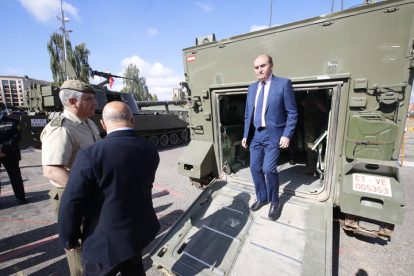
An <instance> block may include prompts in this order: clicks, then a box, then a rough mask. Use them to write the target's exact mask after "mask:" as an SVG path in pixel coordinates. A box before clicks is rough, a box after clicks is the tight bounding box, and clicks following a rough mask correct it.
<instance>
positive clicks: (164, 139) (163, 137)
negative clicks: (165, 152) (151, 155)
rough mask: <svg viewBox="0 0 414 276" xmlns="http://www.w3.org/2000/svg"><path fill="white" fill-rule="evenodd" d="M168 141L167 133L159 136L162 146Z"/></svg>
mask: <svg viewBox="0 0 414 276" xmlns="http://www.w3.org/2000/svg"><path fill="white" fill-rule="evenodd" d="M168 141H169V139H168V136H167V135H165V134H164V135H161V137H160V145H161V146H162V147H165V146H166V145H168Z"/></svg>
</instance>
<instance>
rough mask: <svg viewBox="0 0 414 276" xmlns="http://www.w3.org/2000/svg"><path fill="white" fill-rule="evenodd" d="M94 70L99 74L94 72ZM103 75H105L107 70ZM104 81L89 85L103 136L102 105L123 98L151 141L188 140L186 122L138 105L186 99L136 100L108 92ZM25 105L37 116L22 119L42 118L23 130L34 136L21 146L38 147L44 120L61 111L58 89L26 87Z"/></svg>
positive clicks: (161, 145) (159, 143)
mask: <svg viewBox="0 0 414 276" xmlns="http://www.w3.org/2000/svg"><path fill="white" fill-rule="evenodd" d="M94 72H95V73H100V72H96V71H94ZM102 74H104V75H105V74H106V73H102ZM105 84H106V82H103V83H101V84H99V85H94V84H92V87H93V88H95V90H96V91H97V94H96V95H95V98H96V101H97V102H98V105H97V107H96V114H95V115H93V116H92V117H91V119H92V120H93V121H94V122H95V123H96V125H97V126H98V127H99V129H100V132H101V135H102V137H103V136H105V135H106V132H105V130H104V129H103V128H102V126H101V124H100V122H99V121H100V119H101V118H102V110H103V108H104V106H105V105H106V104H107V103H108V102H111V101H122V102H124V103H126V104H127V105H128V106H129V107H130V109H131V110H132V113H133V114H134V118H135V125H134V129H135V130H136V132H137V133H138V134H139V135H141V136H142V137H144V138H146V139H147V140H149V141H150V142H152V143H153V144H154V145H155V146H156V147H158V148H165V147H170V146H176V145H179V144H181V143H183V142H185V141H188V139H189V135H188V128H187V127H188V123H186V122H185V121H183V120H181V119H180V118H179V116H177V115H174V114H170V113H166V114H159V113H152V114H142V113H141V111H140V106H139V105H138V104H140V105H142V106H150V105H170V104H171V105H175V104H177V105H179V104H184V103H185V101H169V102H138V103H137V101H136V100H135V99H134V97H133V96H132V94H128V93H120V92H115V91H111V90H109V89H108V88H107V87H106V86H105ZM26 106H28V107H29V109H30V110H32V111H33V113H34V114H36V116H35V117H31V116H25V117H26V118H25V120H30V121H33V120H34V121H36V122H39V120H41V122H42V124H41V126H39V127H36V128H34V127H33V124H32V125H29V124H28V125H27V126H28V127H27V128H25V129H26V130H27V129H29V130H30V132H32V133H33V135H32V136H33V137H34V138H25V141H23V146H22V148H25V146H26V145H27V144H29V143H33V145H30V146H34V147H38V148H40V146H41V143H40V139H39V137H40V133H41V131H42V130H43V127H44V125H46V119H49V120H51V119H53V118H54V117H56V116H59V115H60V112H61V111H62V110H63V106H62V103H61V102H60V99H59V88H58V87H54V86H43V85H32V86H31V87H30V88H29V89H27V90H26ZM40 113H43V114H44V115H40ZM45 114H47V115H45ZM22 120H23V118H22ZM38 124H40V123H38ZM22 131H23V127H22ZM23 136H24V133H23ZM27 137H29V136H27ZM26 140H27V141H26Z"/></svg>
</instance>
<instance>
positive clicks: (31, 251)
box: [0, 224, 70, 275]
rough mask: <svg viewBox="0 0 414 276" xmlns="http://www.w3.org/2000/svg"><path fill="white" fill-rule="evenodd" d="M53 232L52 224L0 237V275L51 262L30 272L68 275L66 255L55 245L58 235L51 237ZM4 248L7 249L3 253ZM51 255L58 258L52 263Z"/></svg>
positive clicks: (54, 227)
mask: <svg viewBox="0 0 414 276" xmlns="http://www.w3.org/2000/svg"><path fill="white" fill-rule="evenodd" d="M56 234H57V229H56V225H55V224H53V225H48V226H44V227H40V228H37V229H35V230H31V231H28V232H25V233H22V234H18V235H15V236H12V237H9V238H5V239H2V240H1V241H0V251H1V252H2V253H3V254H1V255H0V263H1V265H0V275H13V274H15V273H18V272H19V271H22V270H25V269H28V268H31V267H34V266H36V265H39V264H42V263H45V262H51V261H52V264H50V265H49V266H46V267H43V268H42V269H41V270H39V271H36V272H35V273H31V274H30V275H69V274H70V273H69V268H68V266H67V263H66V258H65V256H66V255H65V253H64V251H63V249H62V247H61V246H60V245H59V241H58V238H57V237H53V236H55V235H56ZM47 238H50V239H47ZM36 242H37V243H36ZM25 245H26V246H25ZM19 247H21V248H19ZM7 251H9V252H8V253H5V252H7ZM55 258H61V259H62V260H59V261H57V262H53V260H54V259H55ZM19 260H21V261H19ZM16 261H17V262H16Z"/></svg>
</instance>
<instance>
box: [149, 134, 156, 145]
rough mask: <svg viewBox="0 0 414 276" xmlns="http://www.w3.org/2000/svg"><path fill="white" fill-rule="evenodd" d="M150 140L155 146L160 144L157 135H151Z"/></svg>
mask: <svg viewBox="0 0 414 276" xmlns="http://www.w3.org/2000/svg"><path fill="white" fill-rule="evenodd" d="M148 141H150V143H151V144H153V145H154V147H157V146H158V138H157V136H150V137H149V138H148Z"/></svg>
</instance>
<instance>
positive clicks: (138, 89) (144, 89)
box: [121, 63, 156, 101]
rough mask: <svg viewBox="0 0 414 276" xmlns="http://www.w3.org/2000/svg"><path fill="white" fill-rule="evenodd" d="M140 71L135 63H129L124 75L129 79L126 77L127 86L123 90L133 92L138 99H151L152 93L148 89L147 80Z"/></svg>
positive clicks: (125, 83)
mask: <svg viewBox="0 0 414 276" xmlns="http://www.w3.org/2000/svg"><path fill="white" fill-rule="evenodd" d="M139 73H140V72H139V69H138V68H137V66H136V65H135V64H132V63H131V64H129V65H128V67H127V68H126V70H125V73H124V77H126V78H128V79H124V85H125V88H124V89H122V91H121V92H125V93H130V94H132V95H133V96H134V98H135V99H136V100H137V101H151V100H152V95H151V93H149V91H148V86H147V84H146V80H145V78H144V77H140V76H139ZM155 97H156V95H155Z"/></svg>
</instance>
